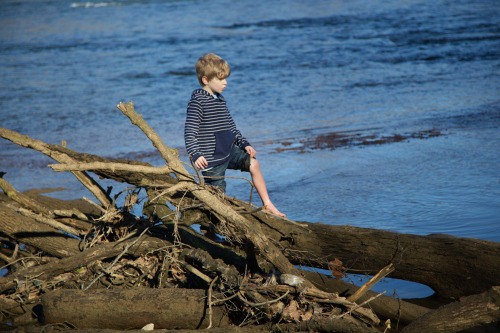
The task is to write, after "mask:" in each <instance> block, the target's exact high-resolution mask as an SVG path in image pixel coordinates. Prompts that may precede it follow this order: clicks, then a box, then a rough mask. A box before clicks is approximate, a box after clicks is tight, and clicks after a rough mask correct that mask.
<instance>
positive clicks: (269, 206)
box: [264, 201, 286, 217]
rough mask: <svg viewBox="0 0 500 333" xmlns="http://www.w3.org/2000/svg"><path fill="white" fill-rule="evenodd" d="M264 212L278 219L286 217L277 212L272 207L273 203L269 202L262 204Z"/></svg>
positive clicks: (276, 209)
mask: <svg viewBox="0 0 500 333" xmlns="http://www.w3.org/2000/svg"><path fill="white" fill-rule="evenodd" d="M264 211H265V212H266V213H271V214H273V215H276V216H279V217H286V215H285V214H283V213H282V212H280V211H279V210H278V208H276V207H275V206H274V205H273V203H272V202H270V201H269V202H267V203H265V204H264Z"/></svg>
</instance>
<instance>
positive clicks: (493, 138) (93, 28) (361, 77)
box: [0, 0, 500, 242]
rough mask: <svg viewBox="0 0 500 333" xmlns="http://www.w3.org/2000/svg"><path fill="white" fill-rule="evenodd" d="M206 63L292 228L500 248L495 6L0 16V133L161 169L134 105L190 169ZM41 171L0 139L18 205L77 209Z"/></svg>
mask: <svg viewBox="0 0 500 333" xmlns="http://www.w3.org/2000/svg"><path fill="white" fill-rule="evenodd" d="M206 52H216V53H218V54H220V55H221V56H222V57H224V58H225V59H226V60H228V61H229V63H230V64H231V66H232V74H231V76H230V78H229V80H228V81H229V83H228V87H227V89H226V90H225V92H224V96H225V97H226V100H227V101H228V104H229V108H230V110H231V113H232V114H233V117H234V119H235V121H236V123H237V125H238V127H239V129H240V130H241V132H242V133H243V134H244V136H246V137H247V139H248V140H249V141H250V142H251V143H252V145H253V146H254V147H255V148H256V150H257V152H258V158H259V160H260V162H261V165H262V167H263V171H264V174H265V177H266V180H267V183H268V188H269V190H270V194H271V197H272V199H273V201H274V202H275V204H276V206H278V207H279V208H280V209H281V210H282V211H283V212H285V213H286V214H287V215H288V217H289V218H291V219H294V220H306V221H311V222H316V221H318V222H324V223H328V224H334V225H353V226H359V227H367V228H378V229H385V230H391V231H397V232H404V233H413V234H420V235H427V234H432V233H446V234H451V235H455V236H460V237H474V238H480V239H485V240H491V241H497V242H498V241H500V199H499V198H500V167H499V165H500V164H499V162H500V149H499V146H500V6H499V3H498V1H497V0H482V1H481V0H467V1H465V0H455V1H442V0H441V1H439V0H438V1H418V0H408V1H379V0H373V1H356V0H349V1H295V0H292V1H261V0H241V1H229V0H225V1H224V0H221V1H219V0H214V1H197V0H192V1H176V0H163V1H162V0H144V1H138V0H137V1H135V0H128V1H63V0H57V1H56V0H54V1H49V0H46V1H44V0H36V1H35V0H4V1H1V2H0V73H1V78H0V126H1V127H5V128H8V129H11V130H15V131H19V132H21V133H23V134H26V135H29V136H31V137H33V138H35V139H39V140H42V141H45V142H48V143H60V142H61V141H63V140H65V141H66V142H67V145H68V147H69V148H71V149H74V150H77V151H82V152H88V153H93V154H98V155H102V156H106V157H121V158H132V159H139V160H144V161H147V162H150V163H152V164H154V165H161V164H162V163H163V162H162V160H161V158H160V157H159V155H158V154H156V153H155V150H154V148H153V147H152V145H151V143H150V142H149V141H148V140H147V139H146V137H145V136H144V135H143V134H142V132H140V131H139V130H138V129H137V128H136V127H135V126H133V125H131V124H130V122H129V120H128V119H126V118H125V117H124V116H123V115H122V114H121V113H120V112H119V111H118V110H117V109H116V107H115V106H116V104H117V103H118V102H119V101H130V100H132V101H134V103H135V106H136V110H137V111H138V112H139V113H141V114H142V115H143V117H144V118H145V120H146V121H147V122H148V123H149V124H150V125H151V126H152V127H153V128H154V129H155V130H156V132H157V133H158V134H159V135H160V136H161V137H162V138H163V140H164V142H165V143H166V144H168V145H169V146H172V147H175V148H178V149H179V151H180V153H181V156H182V158H183V160H184V161H186V160H187V159H186V153H185V150H184V143H183V126H184V117H185V109H186V105H187V101H188V100H189V97H190V94H191V92H192V90H194V89H195V88H197V87H198V86H197V81H196V77H195V75H194V63H195V61H196V59H197V58H198V57H199V56H200V55H202V54H203V53H206ZM422 133H424V134H422ZM425 133H433V135H425ZM337 137H343V138H344V140H343V141H342V144H338V145H337V144H332V142H331V140H332V138H337ZM387 138H399V139H398V140H388V139H387ZM49 163H51V160H49V159H48V158H46V157H44V156H42V155H41V154H39V153H37V152H34V151H29V150H26V149H23V148H20V147H18V146H16V145H14V144H12V143H10V142H8V141H6V140H0V171H4V172H7V173H6V175H5V176H4V177H5V178H6V179H7V180H8V181H9V182H11V183H12V184H13V185H14V186H15V187H16V188H17V189H19V190H26V189H29V188H34V187H36V188H39V187H64V188H65V190H63V191H60V192H56V193H54V194H53V195H55V196H58V197H63V198H76V197H82V196H89V194H88V193H87V192H86V191H85V190H83V189H82V187H81V185H80V184H79V183H78V182H77V181H76V180H75V179H74V178H73V177H72V176H70V175H68V174H62V173H55V172H53V171H51V169H49V168H48V167H47V164H49ZM230 175H231V176H233V177H235V179H232V180H230V181H229V186H228V193H229V194H230V195H235V196H238V197H240V198H242V199H245V198H248V196H249V188H248V185H247V183H246V182H245V181H243V180H241V179H239V178H240V177H241V176H242V174H240V173H239V172H235V173H230ZM114 185H115V186H116V184H114ZM116 188H119V186H117V187H116Z"/></svg>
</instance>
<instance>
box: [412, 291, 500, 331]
mask: <svg viewBox="0 0 500 333" xmlns="http://www.w3.org/2000/svg"><path fill="white" fill-rule="evenodd" d="M491 323H500V286H495V287H493V288H491V289H490V290H488V291H486V292H484V293H481V294H478V295H472V296H467V297H463V298H461V299H460V300H459V301H458V302H454V303H451V304H448V305H445V306H442V307H441V308H439V309H437V310H434V311H431V312H428V313H427V314H425V315H424V316H422V317H420V318H419V319H417V320H415V321H414V322H412V323H411V324H409V325H408V326H406V327H405V328H404V329H403V331H402V332H403V333H420V332H435V333H454V332H461V331H463V330H466V329H469V328H474V327H480V326H481V325H486V324H491Z"/></svg>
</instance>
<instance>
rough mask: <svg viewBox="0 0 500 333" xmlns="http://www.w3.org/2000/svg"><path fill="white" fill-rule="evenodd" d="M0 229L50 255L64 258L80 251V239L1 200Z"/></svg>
mask: <svg viewBox="0 0 500 333" xmlns="http://www.w3.org/2000/svg"><path fill="white" fill-rule="evenodd" d="M0 221H1V222H2V223H1V226H0V231H1V232H3V233H5V234H6V235H8V236H9V237H11V238H12V239H15V240H17V241H19V242H21V243H24V244H27V245H31V246H34V247H35V248H37V249H40V250H42V251H43V252H46V253H48V254H50V255H53V256H55V257H58V258H64V257H67V256H70V255H73V254H77V253H78V252H80V251H79V250H78V244H79V241H78V240H77V239H75V238H72V237H70V236H68V235H65V234H64V233H62V232H61V231H58V230H57V229H54V228H52V227H50V226H48V225H45V224H42V223H39V222H37V221H35V220H34V219H32V218H30V217H26V216H23V215H21V214H18V213H16V212H15V211H14V210H12V209H11V208H9V207H7V205H6V203H5V202H0Z"/></svg>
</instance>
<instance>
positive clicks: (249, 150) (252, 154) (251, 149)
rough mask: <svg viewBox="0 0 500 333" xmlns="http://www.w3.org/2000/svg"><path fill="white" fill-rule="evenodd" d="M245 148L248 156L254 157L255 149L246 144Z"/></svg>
mask: <svg viewBox="0 0 500 333" xmlns="http://www.w3.org/2000/svg"><path fill="white" fill-rule="evenodd" d="M245 150H246V151H247V153H248V155H250V157H255V155H257V152H256V151H255V149H253V147H252V146H246V147H245Z"/></svg>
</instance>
